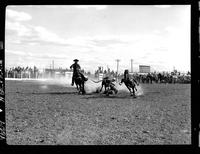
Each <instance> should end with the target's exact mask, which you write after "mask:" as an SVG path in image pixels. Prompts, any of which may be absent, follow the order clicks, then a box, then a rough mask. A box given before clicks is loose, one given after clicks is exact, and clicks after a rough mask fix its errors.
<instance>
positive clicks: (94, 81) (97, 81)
mask: <svg viewBox="0 0 200 154" xmlns="http://www.w3.org/2000/svg"><path fill="white" fill-rule="evenodd" d="M91 81H92V82H94V83H99V82H101V81H103V80H99V81H94V80H92V79H91Z"/></svg>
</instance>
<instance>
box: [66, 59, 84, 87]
mask: <svg viewBox="0 0 200 154" xmlns="http://www.w3.org/2000/svg"><path fill="white" fill-rule="evenodd" d="M78 61H79V60H78V59H74V64H72V65H71V66H70V69H73V76H72V84H71V85H72V86H73V85H74V79H75V77H76V76H77V75H78V74H80V75H81V77H82V78H83V79H84V80H85V81H87V79H86V78H85V77H84V75H83V74H82V73H81V72H80V69H81V67H80V65H79V64H78Z"/></svg>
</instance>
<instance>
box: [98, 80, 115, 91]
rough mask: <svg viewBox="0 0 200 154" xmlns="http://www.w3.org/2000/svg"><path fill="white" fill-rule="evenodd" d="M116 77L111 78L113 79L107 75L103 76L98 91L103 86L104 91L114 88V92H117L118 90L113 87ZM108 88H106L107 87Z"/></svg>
mask: <svg viewBox="0 0 200 154" xmlns="http://www.w3.org/2000/svg"><path fill="white" fill-rule="evenodd" d="M115 81H116V79H115V78H113V79H109V77H105V78H103V80H102V84H101V89H100V92H101V91H102V88H103V86H104V87H105V93H106V92H107V91H108V90H114V91H115V94H116V93H117V92H118V90H117V89H116V88H115V84H114V83H113V82H115ZM107 88H108V89H107Z"/></svg>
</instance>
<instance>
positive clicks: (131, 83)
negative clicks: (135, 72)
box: [119, 70, 139, 98]
mask: <svg viewBox="0 0 200 154" xmlns="http://www.w3.org/2000/svg"><path fill="white" fill-rule="evenodd" d="M122 83H124V84H125V85H126V87H127V88H128V90H129V92H130V94H131V96H133V97H134V98H136V96H135V91H137V88H136V85H135V83H136V84H137V85H139V83H138V82H137V81H136V80H135V79H132V80H130V79H129V72H128V70H125V71H124V79H121V82H120V83H119V85H121V84H122ZM131 90H132V91H131Z"/></svg>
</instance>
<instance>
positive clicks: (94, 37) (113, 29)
mask: <svg viewBox="0 0 200 154" xmlns="http://www.w3.org/2000/svg"><path fill="white" fill-rule="evenodd" d="M190 23H191V22H190V5H162V6H160V5H60V6H59V5H52V6H50V5H44V6H41V5H34V6H31V5H26V6H25V5H21V6H20V5H18V6H12V5H10V6H7V8H6V29H5V67H13V66H31V67H33V66H34V65H35V66H37V67H38V68H40V69H42V68H49V67H50V65H51V64H52V61H54V67H55V68H58V67H62V68H69V66H70V65H71V64H72V63H73V59H75V58H76V59H79V64H80V66H81V68H82V69H84V70H86V71H90V72H94V70H96V69H97V68H98V66H102V67H103V68H104V69H107V68H110V69H111V70H115V71H116V69H117V62H116V59H120V62H119V72H123V71H124V69H129V70H130V68H131V59H133V70H134V71H138V69H139V65H149V66H151V71H172V70H173V69H174V68H175V69H177V70H179V71H182V72H187V71H190V53H191V51H190ZM51 67H52V66H51Z"/></svg>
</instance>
